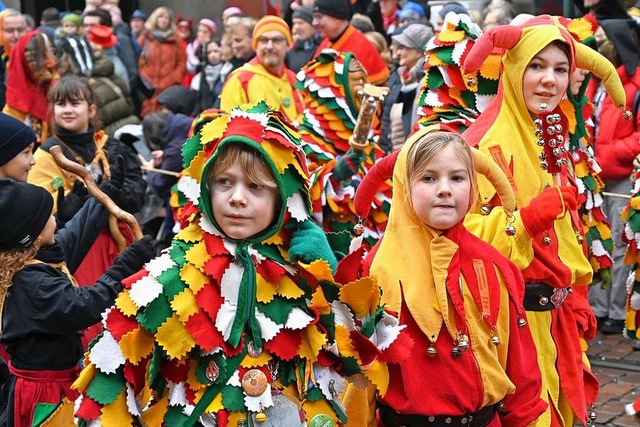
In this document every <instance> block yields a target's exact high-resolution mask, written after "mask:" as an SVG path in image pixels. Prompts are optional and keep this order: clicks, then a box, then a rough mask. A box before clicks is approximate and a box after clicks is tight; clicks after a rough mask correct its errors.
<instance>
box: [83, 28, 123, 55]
mask: <svg viewBox="0 0 640 427" xmlns="http://www.w3.org/2000/svg"><path fill="white" fill-rule="evenodd" d="M87 38H88V39H89V41H90V42H91V43H93V44H96V45H98V46H100V47H102V48H103V49H109V48H111V47H114V46H115V45H116V42H117V41H118V38H117V37H116V36H115V34H113V31H112V30H111V28H109V27H107V26H106V25H93V26H91V27H90V28H89V33H88V34H87Z"/></svg>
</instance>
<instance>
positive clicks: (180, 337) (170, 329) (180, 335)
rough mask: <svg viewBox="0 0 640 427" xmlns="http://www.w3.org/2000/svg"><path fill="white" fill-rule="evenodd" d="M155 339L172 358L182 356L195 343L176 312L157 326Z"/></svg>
mask: <svg viewBox="0 0 640 427" xmlns="http://www.w3.org/2000/svg"><path fill="white" fill-rule="evenodd" d="M156 340H157V341H158V344H160V345H161V346H162V347H163V348H164V349H165V351H166V352H167V354H168V355H169V357H171V358H173V359H181V358H182V357H184V355H186V354H187V352H188V351H189V350H191V349H192V348H193V346H194V345H195V343H196V342H195V340H194V339H193V337H192V336H191V335H189V332H187V330H186V329H185V327H184V325H183V324H182V322H181V321H180V320H179V319H178V316H177V315H176V314H174V315H173V316H172V317H170V318H169V319H167V320H166V321H165V322H164V323H163V324H162V325H160V327H158V332H156Z"/></svg>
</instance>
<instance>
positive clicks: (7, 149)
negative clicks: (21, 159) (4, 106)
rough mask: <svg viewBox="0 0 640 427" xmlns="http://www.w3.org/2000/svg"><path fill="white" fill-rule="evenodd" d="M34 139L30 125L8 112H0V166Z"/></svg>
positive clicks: (34, 135)
mask: <svg viewBox="0 0 640 427" xmlns="http://www.w3.org/2000/svg"><path fill="white" fill-rule="evenodd" d="M35 141H36V134H35V133H34V132H33V129H31V127H30V126H27V125H25V124H24V123H23V122H21V121H20V120H18V119H16V118H14V117H11V116H9V115H8V114H5V113H0V166H2V165H4V164H5V163H7V162H9V161H10V160H11V159H13V158H14V157H15V156H17V155H18V153H19V152H21V151H22V150H24V149H25V148H27V146H28V145H29V144H31V143H32V142H35Z"/></svg>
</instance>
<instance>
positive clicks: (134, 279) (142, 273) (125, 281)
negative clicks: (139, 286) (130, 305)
mask: <svg viewBox="0 0 640 427" xmlns="http://www.w3.org/2000/svg"><path fill="white" fill-rule="evenodd" d="M148 275H149V272H148V271H147V270H140V271H138V272H137V273H135V274H132V275H131V276H129V277H127V278H126V279H123V280H122V284H123V285H124V287H125V289H131V285H133V284H134V283H135V282H137V281H138V280H140V279H142V278H143V277H145V276H148Z"/></svg>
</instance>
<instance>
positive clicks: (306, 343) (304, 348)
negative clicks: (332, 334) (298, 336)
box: [298, 325, 327, 362]
mask: <svg viewBox="0 0 640 427" xmlns="http://www.w3.org/2000/svg"><path fill="white" fill-rule="evenodd" d="M326 344H327V337H326V336H325V335H324V334H323V333H322V332H320V331H318V329H317V328H316V327H315V325H310V326H308V327H306V328H304V330H303V331H302V344H301V345H300V349H299V350H298V354H299V355H300V357H301V358H303V359H307V360H308V361H311V362H315V361H316V360H317V359H318V353H319V352H320V350H322V347H323V346H325V345H326Z"/></svg>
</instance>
